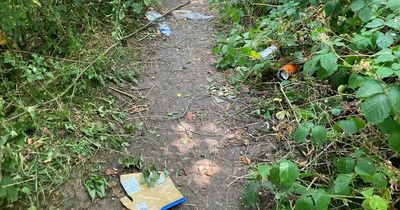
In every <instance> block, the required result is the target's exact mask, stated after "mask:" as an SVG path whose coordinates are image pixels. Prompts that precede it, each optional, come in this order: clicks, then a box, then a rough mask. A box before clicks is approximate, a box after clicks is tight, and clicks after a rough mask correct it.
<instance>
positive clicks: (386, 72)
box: [376, 67, 394, 78]
mask: <svg viewBox="0 0 400 210" xmlns="http://www.w3.org/2000/svg"><path fill="white" fill-rule="evenodd" d="M393 73H394V71H393V70H392V69H391V68H388V67H380V68H379V69H378V70H377V71H376V75H377V76H378V77H380V78H386V77H390V76H392V75H393Z"/></svg>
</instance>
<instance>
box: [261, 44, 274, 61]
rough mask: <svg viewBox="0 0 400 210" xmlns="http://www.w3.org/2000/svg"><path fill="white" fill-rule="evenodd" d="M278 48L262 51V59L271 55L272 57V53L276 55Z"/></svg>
mask: <svg viewBox="0 0 400 210" xmlns="http://www.w3.org/2000/svg"><path fill="white" fill-rule="evenodd" d="M277 49H278V48H277V47H276V46H275V45H271V46H269V47H268V48H266V49H264V50H262V51H261V52H260V53H259V54H260V56H261V58H266V57H268V56H269V55H271V54H272V53H274V52H275V51H276V50H277Z"/></svg>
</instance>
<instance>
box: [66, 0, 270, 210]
mask: <svg viewBox="0 0 400 210" xmlns="http://www.w3.org/2000/svg"><path fill="white" fill-rule="evenodd" d="M184 2H185V1H180V0H170V1H165V3H164V4H163V6H162V9H163V10H164V11H167V10H168V9H169V8H174V7H175V6H177V5H179V4H182V3H184ZM183 9H185V10H191V11H193V12H199V13H203V14H210V12H209V11H208V8H207V3H206V1H205V0H197V1H196V0H194V1H192V3H191V4H190V5H188V6H186V7H185V8H183ZM167 20H168V24H169V26H170V27H171V29H172V32H173V34H172V36H171V37H168V38H162V37H153V38H150V39H147V40H145V41H143V43H142V47H139V48H140V49H143V52H141V53H142V55H143V59H149V60H150V62H149V63H150V65H148V66H146V67H145V68H144V70H143V72H142V75H141V76H140V82H139V84H140V86H139V89H142V91H141V94H142V95H143V96H145V97H146V100H144V101H143V102H142V104H139V106H140V105H143V106H142V107H147V110H144V111H141V112H138V113H136V114H134V115H132V116H131V118H130V119H131V120H132V122H133V123H137V122H143V123H144V129H143V131H142V137H141V138H139V139H138V140H135V141H134V142H132V144H131V145H130V146H129V152H130V153H131V154H132V155H135V156H143V158H144V160H145V163H147V164H148V163H155V164H156V165H157V167H158V168H159V169H166V170H167V171H168V172H169V175H170V177H171V178H172V179H173V181H174V183H175V184H176V186H177V187H178V189H179V190H180V191H181V192H182V194H183V195H184V196H185V197H186V198H187V201H186V202H185V203H184V204H182V205H181V206H179V207H177V208H176V209H213V210H214V209H216V210H217V209H243V206H242V201H241V199H240V198H241V196H242V193H243V186H244V181H245V180H244V179H242V178H241V176H243V175H245V174H246V169H247V165H245V164H244V162H246V161H248V160H250V159H251V158H252V157H257V158H260V157H261V158H262V157H265V158H266V159H270V158H271V157H272V156H271V153H272V151H273V148H274V147H273V146H272V143H271V141H270V139H269V138H268V137H266V136H262V135H261V134H260V133H259V132H258V131H257V130H256V129H255V128H258V127H260V126H262V125H261V124H262V123H264V122H263V121H262V120H261V121H260V119H256V118H254V117H253V116H249V113H250V112H251V109H252V105H251V104H250V103H249V101H250V97H249V94H248V93H244V95H243V94H242V96H241V97H238V94H235V93H234V91H233V88H232V87H231V86H229V85H227V82H226V76H225V75H224V74H222V73H220V72H218V71H216V69H215V68H214V67H213V66H212V63H213V62H214V58H213V56H212V55H211V49H212V47H213V43H214V41H215V38H214V36H213V34H214V32H215V31H214V29H213V23H212V22H211V21H208V20H198V21H197V20H178V19H175V18H174V17H173V16H169V17H168V18H167ZM139 106H138V107H139ZM168 116H169V117H168ZM171 118H174V119H171ZM256 136H258V137H256ZM241 157H242V160H241ZM243 157H248V158H243ZM106 159H108V161H109V159H113V158H112V157H108V158H106ZM114 159H115V158H114ZM114 162H115V161H114ZM111 165H112V166H111V167H115V164H114V165H113V164H111ZM114 181H115V182H114V183H118V176H116V177H115V180H114ZM114 187H117V188H120V187H119V186H118V185H115V186H114ZM76 188H77V189H78V188H79V186H76ZM74 189H75V188H74ZM78 190H79V191H81V193H79V194H82V193H83V194H85V192H84V190H83V189H81V188H79V189H78ZM117 191H118V190H117ZM119 191H120V189H119ZM75 194H76V192H75ZM115 194H116V193H115V191H114V193H112V195H109V196H108V198H106V199H103V200H97V201H96V202H95V203H92V204H90V206H84V207H82V205H80V207H78V206H76V205H75V207H73V208H75V209H79V208H89V209H120V208H122V206H121V204H120V203H119V201H118V198H117V197H118V195H115ZM117 194H118V193H117ZM74 202H78V203H82V202H84V200H83V199H76V200H75V201H74ZM88 203H90V202H88ZM70 209H71V208H70Z"/></svg>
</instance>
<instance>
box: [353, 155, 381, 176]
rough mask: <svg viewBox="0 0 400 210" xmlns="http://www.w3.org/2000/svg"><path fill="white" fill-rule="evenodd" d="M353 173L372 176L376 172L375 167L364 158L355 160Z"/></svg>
mask: <svg viewBox="0 0 400 210" xmlns="http://www.w3.org/2000/svg"><path fill="white" fill-rule="evenodd" d="M354 171H355V172H356V173H357V174H358V175H360V176H373V175H374V174H375V172H376V168H375V165H374V164H373V163H372V162H371V161H370V160H369V159H368V158H366V157H362V158H360V159H358V160H357V163H356V167H355V168H354Z"/></svg>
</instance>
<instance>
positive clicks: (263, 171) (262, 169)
mask: <svg viewBox="0 0 400 210" xmlns="http://www.w3.org/2000/svg"><path fill="white" fill-rule="evenodd" d="M270 170H271V166H269V165H266V164H260V165H258V167H257V171H258V173H259V174H260V176H261V177H262V179H264V180H265V179H267V178H268V175H269V173H270Z"/></svg>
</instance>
